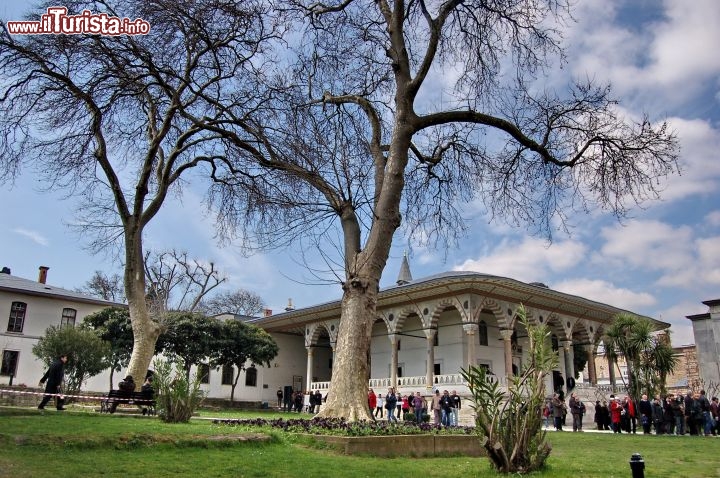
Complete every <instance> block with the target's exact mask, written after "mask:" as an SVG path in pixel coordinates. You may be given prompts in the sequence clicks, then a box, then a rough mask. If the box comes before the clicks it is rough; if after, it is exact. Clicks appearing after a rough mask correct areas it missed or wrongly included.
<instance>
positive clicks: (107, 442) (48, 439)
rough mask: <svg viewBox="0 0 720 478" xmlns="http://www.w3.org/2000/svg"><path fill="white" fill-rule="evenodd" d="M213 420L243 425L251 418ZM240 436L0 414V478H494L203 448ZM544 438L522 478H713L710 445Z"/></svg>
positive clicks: (459, 466) (427, 464)
mask: <svg viewBox="0 0 720 478" xmlns="http://www.w3.org/2000/svg"><path fill="white" fill-rule="evenodd" d="M213 415H217V414H215V413H213ZM222 416H223V417H224V418H228V417H232V418H250V417H256V416H258V413H249V412H245V413H239V412H232V413H229V414H225V413H223V414H222ZM262 416H264V417H268V418H270V417H275V416H285V417H287V416H288V415H287V414H282V413H273V412H270V413H263V414H262ZM293 416H294V417H297V415H293ZM306 416H307V415H306ZM240 433H242V430H239V429H238V428H236V427H227V426H217V425H213V424H212V422H210V421H205V420H195V419H194V420H192V421H191V422H190V423H188V424H177V425H168V424H164V423H162V422H161V421H160V420H158V419H157V418H147V417H130V416H117V415H114V416H110V415H100V414H98V413H93V412H74V411H71V412H69V413H67V412H66V413H57V412H55V411H51V410H48V411H46V412H44V413H40V412H39V411H38V410H34V409H17V408H4V407H0V477H39V478H41V477H53V478H58V477H75V476H107V477H114V476H123V477H126V476H128V475H135V476H152V477H175V478H177V477H182V476H202V477H206V476H207V477H225V476H237V477H287V476H290V475H296V476H302V477H304V478H313V477H316V476H333V477H377V476H394V477H401V476H422V477H435V476H437V477H440V476H442V477H448V476H462V477H494V476H499V475H497V474H496V473H495V472H494V471H493V470H492V469H491V467H490V465H489V464H488V461H487V460H486V459H485V458H467V457H448V458H390V459H387V458H383V459H380V458H373V457H354V456H343V455H339V454H337V453H335V452H332V451H330V450H326V449H322V448H319V447H317V446H311V445H309V443H308V442H307V440H305V439H303V438H298V437H296V436H293V435H287V434H284V433H279V432H273V433H271V435H272V437H273V439H272V440H270V441H269V442H263V443H258V442H238V441H214V440H209V439H208V438H209V437H211V436H213V437H214V436H218V435H228V436H234V435H238V434H240ZM548 436H549V440H550V442H551V443H552V445H553V452H552V454H551V455H550V459H549V461H548V466H547V468H546V469H545V470H543V471H542V472H540V473H535V474H533V475H531V476H535V477H558V478H564V477H568V478H569V477H573V478H579V477H602V478H609V477H630V476H631V473H630V467H629V465H628V460H629V459H630V456H631V455H632V453H635V452H637V453H640V454H642V456H643V458H644V459H645V462H646V465H645V476H647V477H648V478H651V477H652V478H656V477H678V476H682V477H692V478H702V477H718V478H720V438H703V437H687V436H686V437H656V436H642V435H635V436H630V435H625V434H623V435H611V434H597V433H583V434H579V433H571V432H570V433H568V432H563V433H551V434H549V435H548Z"/></svg>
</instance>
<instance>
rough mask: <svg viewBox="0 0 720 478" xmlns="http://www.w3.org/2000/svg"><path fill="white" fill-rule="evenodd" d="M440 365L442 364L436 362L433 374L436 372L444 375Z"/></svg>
mask: <svg viewBox="0 0 720 478" xmlns="http://www.w3.org/2000/svg"><path fill="white" fill-rule="evenodd" d="M440 365H441V364H439V363H436V364H435V367H433V369H434V372H433V374H434V375H442V371H441V369H442V367H440Z"/></svg>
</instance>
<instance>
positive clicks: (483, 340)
mask: <svg viewBox="0 0 720 478" xmlns="http://www.w3.org/2000/svg"><path fill="white" fill-rule="evenodd" d="M478 340H479V341H480V345H487V344H488V332H487V322H485V321H484V320H481V321H480V323H479V324H478Z"/></svg>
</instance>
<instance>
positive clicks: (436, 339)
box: [433, 329, 440, 347]
mask: <svg viewBox="0 0 720 478" xmlns="http://www.w3.org/2000/svg"><path fill="white" fill-rule="evenodd" d="M439 336H440V331H439V330H438V329H435V335H434V337H433V345H434V346H435V347H437V346H438V345H439V344H440V340H439V339H438V337H439Z"/></svg>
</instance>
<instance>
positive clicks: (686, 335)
mask: <svg viewBox="0 0 720 478" xmlns="http://www.w3.org/2000/svg"><path fill="white" fill-rule="evenodd" d="M706 312H707V306H706V305H704V304H702V303H701V302H699V301H698V302H690V301H683V302H680V303H677V304H675V305H673V306H672V307H669V308H667V309H663V310H660V311H658V312H657V315H656V316H655V318H656V319H658V320H662V321H663V322H668V323H669V324H670V331H671V332H672V333H671V335H670V338H671V340H672V344H673V345H674V346H676V347H677V346H680V345H688V344H694V343H695V336H694V334H693V330H692V322H690V321H689V320H688V319H687V318H686V316H688V315H694V314H704V313H706Z"/></svg>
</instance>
